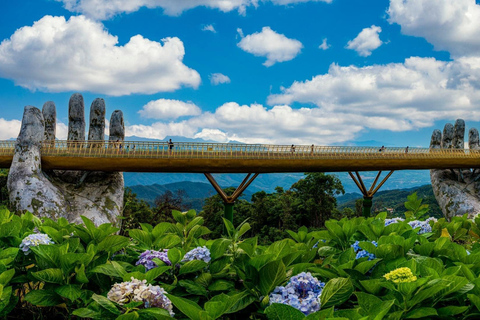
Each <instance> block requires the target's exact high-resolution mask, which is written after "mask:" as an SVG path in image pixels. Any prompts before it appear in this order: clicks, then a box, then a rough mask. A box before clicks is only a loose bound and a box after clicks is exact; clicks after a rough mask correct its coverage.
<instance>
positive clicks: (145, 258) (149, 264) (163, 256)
mask: <svg viewBox="0 0 480 320" xmlns="http://www.w3.org/2000/svg"><path fill="white" fill-rule="evenodd" d="M167 253H168V249H163V250H162V251H155V250H147V251H145V252H144V253H142V254H141V255H140V257H138V261H137V263H136V264H135V265H137V266H138V265H139V264H141V265H143V266H144V267H145V270H147V271H148V270H151V269H153V268H156V267H158V265H157V264H156V263H155V262H153V259H154V258H158V259H160V260H162V261H163V262H164V263H165V264H166V265H168V266H171V265H172V263H171V262H170V260H169V259H168V255H167Z"/></svg>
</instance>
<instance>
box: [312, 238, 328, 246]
mask: <svg viewBox="0 0 480 320" xmlns="http://www.w3.org/2000/svg"><path fill="white" fill-rule="evenodd" d="M320 241H322V242H323V243H325V242H327V241H326V240H325V239H320V240H318V241H317V242H316V243H315V244H314V245H313V248H318V244H319V243H320Z"/></svg>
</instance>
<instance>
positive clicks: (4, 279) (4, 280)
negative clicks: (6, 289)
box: [0, 269, 15, 286]
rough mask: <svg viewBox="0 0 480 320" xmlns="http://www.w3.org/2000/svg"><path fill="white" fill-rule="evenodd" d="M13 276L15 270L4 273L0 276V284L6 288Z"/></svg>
mask: <svg viewBox="0 0 480 320" xmlns="http://www.w3.org/2000/svg"><path fill="white" fill-rule="evenodd" d="M14 275H15V269H10V270H7V271H4V272H2V273H1V274H0V284H1V285H3V286H6V285H7V284H8V283H9V282H10V280H12V278H13V276H14Z"/></svg>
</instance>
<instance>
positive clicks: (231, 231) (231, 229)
mask: <svg viewBox="0 0 480 320" xmlns="http://www.w3.org/2000/svg"><path fill="white" fill-rule="evenodd" d="M222 219H223V224H224V225H225V229H227V234H228V236H229V237H230V238H232V237H233V235H234V233H235V227H234V226H233V223H231V222H230V221H228V220H227V219H225V218H222Z"/></svg>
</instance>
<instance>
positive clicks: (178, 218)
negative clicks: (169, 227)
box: [172, 210, 187, 225]
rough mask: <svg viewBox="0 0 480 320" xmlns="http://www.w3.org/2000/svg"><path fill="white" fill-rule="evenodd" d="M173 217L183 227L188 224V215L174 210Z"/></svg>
mask: <svg viewBox="0 0 480 320" xmlns="http://www.w3.org/2000/svg"><path fill="white" fill-rule="evenodd" d="M172 216H173V219H175V221H177V222H178V223H181V224H182V225H185V223H186V222H187V217H186V215H185V214H183V213H182V212H180V211H178V210H172Z"/></svg>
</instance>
